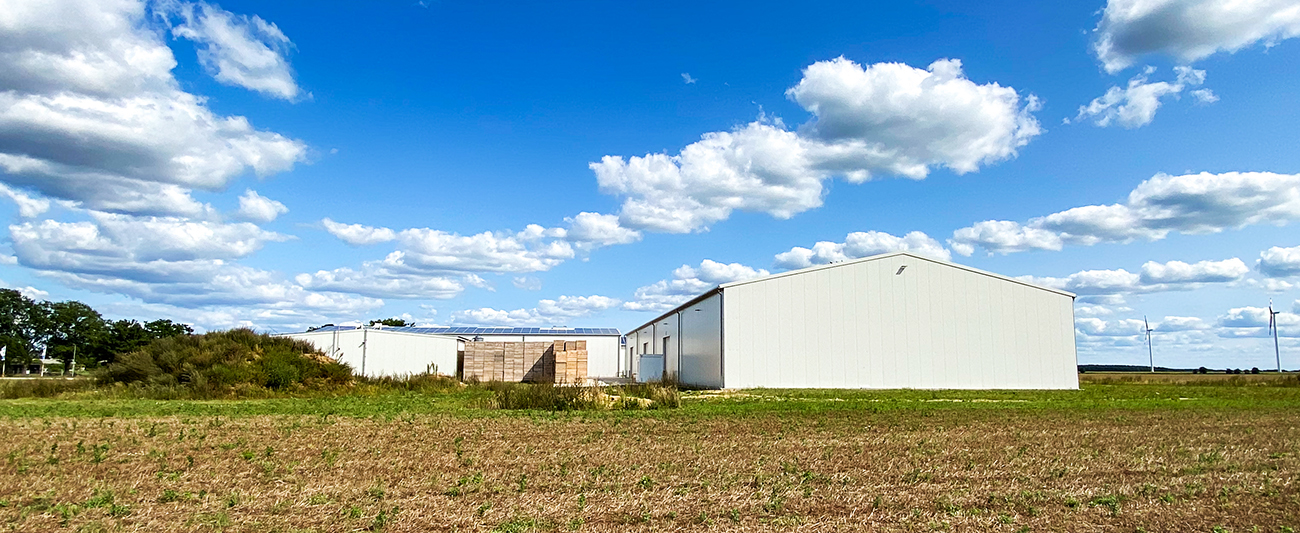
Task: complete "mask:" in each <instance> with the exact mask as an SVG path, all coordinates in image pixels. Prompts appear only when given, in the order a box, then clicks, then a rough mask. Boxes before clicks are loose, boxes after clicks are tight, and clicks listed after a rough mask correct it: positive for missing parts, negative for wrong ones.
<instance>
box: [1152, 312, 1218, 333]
mask: <svg viewBox="0 0 1300 533" xmlns="http://www.w3.org/2000/svg"><path fill="white" fill-rule="evenodd" d="M1151 327H1152V329H1155V330H1156V331H1161V332H1165V331H1200V330H1206V329H1210V327H1211V325H1210V324H1209V323H1207V322H1206V321H1204V320H1202V319H1200V318H1197V317H1194V316H1167V317H1165V318H1164V320H1161V321H1160V322H1157V323H1155V324H1152V325H1151Z"/></svg>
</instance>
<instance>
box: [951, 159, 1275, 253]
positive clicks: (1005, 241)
mask: <svg viewBox="0 0 1300 533" xmlns="http://www.w3.org/2000/svg"><path fill="white" fill-rule="evenodd" d="M1297 218H1300V175H1293V174H1273V173H1268V172H1226V173H1223V174H1210V173H1206V172H1202V173H1200V174H1188V175H1184V176H1170V175H1167V174H1157V175H1156V176H1155V177H1152V178H1151V179H1149V180H1146V181H1144V182H1142V183H1141V184H1139V185H1138V186H1137V188H1135V189H1134V190H1133V191H1132V192H1131V193H1129V196H1128V199H1127V200H1126V201H1125V202H1123V203H1120V204H1111V205H1089V206H1083V207H1076V208H1073V209H1068V210H1065V211H1061V212H1059V213H1053V214H1050V215H1047V216H1044V217H1039V218H1034V219H1031V220H1029V222H1027V223H1025V224H1020V223H1017V222H1013V221H1005V220H991V221H984V222H980V223H976V224H974V225H972V226H970V227H967V228H962V229H959V230H957V231H955V232H953V238H952V239H951V240H949V241H948V242H949V245H950V246H951V247H952V249H953V251H956V252H957V253H960V254H963V255H969V254H971V253H973V252H974V250H975V247H977V246H978V247H980V248H983V249H985V250H986V251H988V252H989V253H1011V252H1019V251H1025V250H1060V249H1061V247H1062V246H1063V245H1066V244H1069V245H1082V246H1091V245H1094V244H1099V243H1107V242H1110V243H1126V242H1132V241H1135V240H1144V241H1156V240H1160V239H1163V238H1165V237H1166V236H1167V235H1168V234H1169V233H1170V232H1171V231H1178V232H1182V233H1189V234H1204V233H1218V232H1221V231H1224V230H1227V229H1240V228H1242V227H1245V226H1249V225H1254V224H1278V225H1281V224H1285V223H1287V222H1289V221H1291V220H1295V219H1297Z"/></svg>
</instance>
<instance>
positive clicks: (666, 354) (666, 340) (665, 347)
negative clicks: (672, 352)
mask: <svg viewBox="0 0 1300 533" xmlns="http://www.w3.org/2000/svg"><path fill="white" fill-rule="evenodd" d="M659 353H662V354H664V359H665V360H667V359H668V336H666V335H665V336H664V351H662V352H659Z"/></svg>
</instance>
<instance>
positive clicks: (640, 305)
mask: <svg viewBox="0 0 1300 533" xmlns="http://www.w3.org/2000/svg"><path fill="white" fill-rule="evenodd" d="M768 274H770V272H768V271H766V270H763V269H761V268H752V267H749V266H745V265H742V264H740V263H719V262H717V261H714V260H712V259H705V260H703V261H701V262H700V266H698V267H693V266H690V265H682V266H680V267H678V268H677V269H675V270H673V277H672V279H665V280H659V281H657V282H655V283H653V284H650V285H646V286H644V287H640V288H638V289H637V290H636V293H635V297H634V299H633V300H632V301H629V302H625V303H624V304H623V309H626V310H628V311H654V312H662V311H667V310H669V309H672V308H674V307H677V306H678V305H680V304H682V303H683V302H685V301H687V300H690V299H691V298H694V297H696V296H699V295H700V294H702V293H704V291H707V290H709V289H712V288H713V287H716V286H718V285H721V284H723V283H730V282H733V281H742V280H746V279H753V278H757V277H762V276H766V275H768Z"/></svg>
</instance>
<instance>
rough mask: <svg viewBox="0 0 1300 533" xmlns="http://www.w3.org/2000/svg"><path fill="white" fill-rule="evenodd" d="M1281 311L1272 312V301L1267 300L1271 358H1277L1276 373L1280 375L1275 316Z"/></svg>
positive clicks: (1280, 359) (1280, 366)
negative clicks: (1271, 348) (1271, 349)
mask: <svg viewBox="0 0 1300 533" xmlns="http://www.w3.org/2000/svg"><path fill="white" fill-rule="evenodd" d="M1281 313H1282V312H1281V311H1274V310H1273V299H1272V298H1269V299H1268V329H1269V330H1270V331H1272V333H1273V357H1276V358H1277V372H1278V373H1279V374H1281V373H1282V351H1281V349H1279V348H1278V347H1277V315H1279V314H1281Z"/></svg>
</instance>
